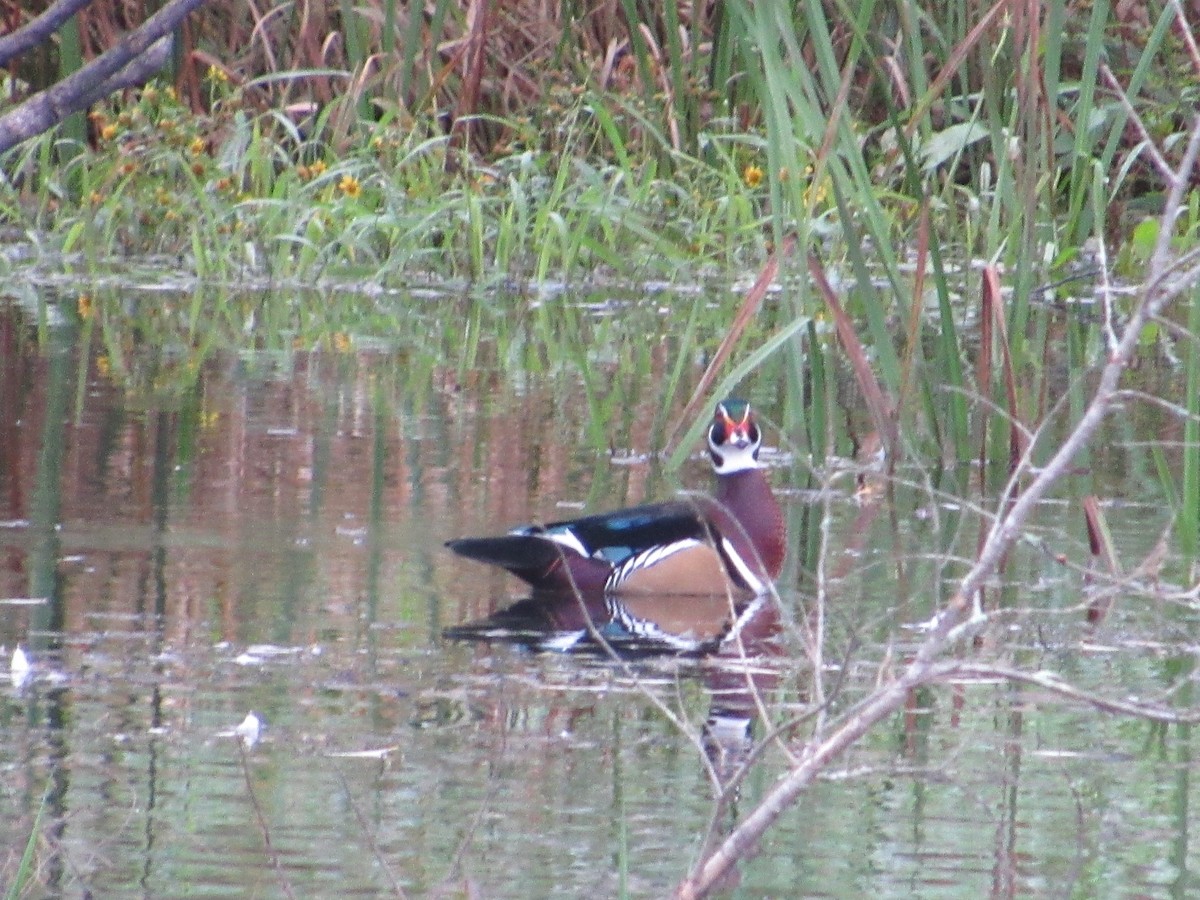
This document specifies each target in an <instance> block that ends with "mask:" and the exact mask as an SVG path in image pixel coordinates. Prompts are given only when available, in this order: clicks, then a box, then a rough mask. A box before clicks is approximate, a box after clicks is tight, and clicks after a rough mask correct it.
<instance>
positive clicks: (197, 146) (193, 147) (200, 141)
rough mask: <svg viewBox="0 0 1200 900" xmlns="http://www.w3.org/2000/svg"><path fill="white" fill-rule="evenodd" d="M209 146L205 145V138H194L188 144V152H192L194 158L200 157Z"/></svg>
mask: <svg viewBox="0 0 1200 900" xmlns="http://www.w3.org/2000/svg"><path fill="white" fill-rule="evenodd" d="M207 146H208V145H207V144H206V143H204V138H202V137H194V138H192V142H191V143H190V144H188V150H190V151H191V154H192V156H199V155H200V154H201V153H203V152H204V149H205V147H207Z"/></svg>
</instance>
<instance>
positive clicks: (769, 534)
mask: <svg viewBox="0 0 1200 900" xmlns="http://www.w3.org/2000/svg"><path fill="white" fill-rule="evenodd" d="M707 443H708V455H709V459H710V461H711V463H712V469H713V473H714V475H715V477H716V490H715V492H714V493H713V494H711V495H709V494H688V495H684V496H681V497H680V498H678V499H675V500H670V501H667V502H662V503H652V504H647V505H643V506H634V507H630V508H627V509H619V510H615V511H612V512H606V513H599V514H595V515H588V516H583V517H581V518H577V519H571V520H568V521H562V522H551V523H550V524H545V525H543V524H533V525H523V526H521V527H519V528H515V529H513V530H512V531H509V532H508V533H507V534H503V535H497V536H494V537H464V538H457V539H455V540H451V541H447V542H446V546H447V547H448V548H449V549H450V550H451V551H453V552H454V553H456V554H458V555H459V556H463V557H466V558H467V559H471V560H475V561H477V562H481V563H486V564H488V565H492V566H498V567H500V568H502V569H505V570H506V571H508V572H510V573H511V574H513V575H515V576H516V577H517V578H519V579H521V580H522V581H524V582H525V583H526V584H528V585H529V586H530V587H532V588H533V589H534V590H535V591H538V592H571V593H575V594H595V593H597V592H602V593H603V594H605V595H610V596H615V597H625V598H634V597H639V596H641V597H645V596H652V595H686V594H690V595H710V596H711V595H716V594H724V595H738V596H741V597H755V596H760V595H762V594H764V593H767V592H769V591H770V589H771V585H772V584H773V583H774V580H775V579H776V578H777V577H778V575H779V572H780V569H781V568H782V566H783V559H784V556H785V553H786V548H787V528H786V522H785V519H784V515H783V510H782V509H781V508H780V505H779V502H778V500H777V499H776V497H775V494H774V492H773V490H772V489H771V484H770V482H769V481H768V480H767V477H766V473H765V470H764V468H763V465H762V463H761V462H760V461H759V458H758V457H759V451H760V450H761V449H762V430H761V429H760V427H759V424H758V420H757V418H756V416H755V414H754V411H753V409H752V408H751V407H750V404H749V403H748V402H746V401H745V400H741V399H737V398H732V397H731V398H728V399H725V400H722V401H721V402H720V403H718V404H717V405H716V409H715V411H714V413H713V418H712V422H711V423H710V424H709V426H708V431H707Z"/></svg>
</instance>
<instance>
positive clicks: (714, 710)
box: [444, 590, 782, 784]
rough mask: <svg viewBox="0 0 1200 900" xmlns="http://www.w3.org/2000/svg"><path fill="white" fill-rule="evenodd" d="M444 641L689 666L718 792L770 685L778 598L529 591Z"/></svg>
mask: <svg viewBox="0 0 1200 900" xmlns="http://www.w3.org/2000/svg"><path fill="white" fill-rule="evenodd" d="M444 634H445V636H446V637H447V638H449V639H451V640H471V641H485V642H501V643H509V644H516V645H518V646H522V647H525V648H527V649H530V650H533V651H557V652H572V653H591V654H597V655H601V656H610V657H613V658H616V659H620V660H625V661H631V660H642V659H646V658H648V657H656V656H676V657H680V656H682V657H687V658H694V659H696V660H697V661H698V662H699V663H700V664H699V665H698V666H697V670H696V671H697V674H698V676H699V678H700V680H701V681H702V683H703V684H704V686H705V688H706V689H707V690H708V692H709V694H710V696H711V697H712V705H711V706H710V708H709V714H708V717H707V719H706V721H705V724H704V730H703V740H704V746H705V751H706V753H707V754H708V757H709V759H710V760H711V761H712V763H713V767H714V770H715V772H716V775H717V778H718V780H719V781H720V782H721V783H722V784H725V783H727V782H728V781H729V779H730V778H731V777H732V776H733V774H734V773H736V771H737V770H738V768H739V767H740V766H741V764H742V763H743V762H744V761H745V760H746V758H747V756H748V755H749V753H750V751H751V749H752V748H753V742H754V740H753V733H752V731H753V723H754V720H755V718H756V717H757V713H758V709H759V708H760V699H759V698H760V697H761V696H762V695H763V694H765V693H767V692H769V691H771V690H772V689H773V688H774V687H775V685H776V683H777V681H778V679H779V673H778V671H777V667H776V666H774V665H772V664H771V658H772V657H778V656H780V655H781V652H782V649H781V645H780V617H779V604H778V599H777V598H776V597H775V596H774V595H773V594H769V593H767V594H761V595H759V596H757V597H754V598H752V599H750V600H749V601H743V600H741V599H740V598H734V597H731V596H729V595H685V594H661V595H657V596H652V595H637V596H616V595H613V594H610V593H606V592H605V591H602V590H601V591H592V592H588V593H582V594H574V593H571V592H564V591H558V592H547V591H535V592H534V593H533V594H532V595H531V596H529V597H527V598H525V599H523V600H520V601H518V602H516V603H514V604H513V605H512V606H509V607H507V608H505V609H503V610H500V611H499V612H496V613H494V614H492V615H490V616H488V617H487V618H484V619H480V620H478V621H475V622H468V623H467V624H465V625H460V626H456V627H453V628H448V629H446V630H445V632H444Z"/></svg>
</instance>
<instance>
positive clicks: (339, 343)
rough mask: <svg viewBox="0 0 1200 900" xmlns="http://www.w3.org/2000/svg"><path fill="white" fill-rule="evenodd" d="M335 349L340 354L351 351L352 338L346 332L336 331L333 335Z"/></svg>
mask: <svg viewBox="0 0 1200 900" xmlns="http://www.w3.org/2000/svg"><path fill="white" fill-rule="evenodd" d="M333 349H334V350H336V351H337V352H338V353H345V352H346V351H347V350H349V349H350V336H349V335H348V334H346V332H344V331H335V332H334V334H333Z"/></svg>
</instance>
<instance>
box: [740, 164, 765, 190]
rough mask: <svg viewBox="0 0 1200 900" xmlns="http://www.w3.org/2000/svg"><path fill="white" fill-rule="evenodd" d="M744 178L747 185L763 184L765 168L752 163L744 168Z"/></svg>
mask: <svg viewBox="0 0 1200 900" xmlns="http://www.w3.org/2000/svg"><path fill="white" fill-rule="evenodd" d="M742 180H743V181H744V182H746V187H751V188H756V187H758V186H759V185H760V184H762V180H763V170H762V169H760V168H759V167H758V166H756V165H754V164H753V163H751V164H750V165H748V166H746V168H744V169H743V170H742Z"/></svg>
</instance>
